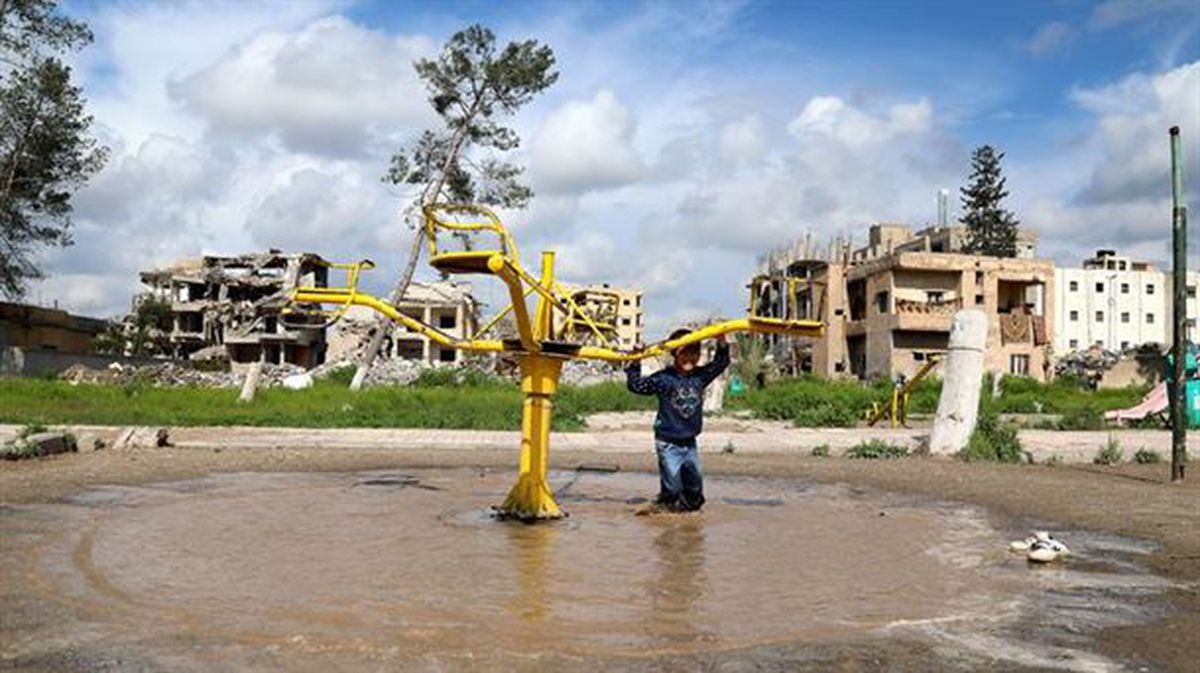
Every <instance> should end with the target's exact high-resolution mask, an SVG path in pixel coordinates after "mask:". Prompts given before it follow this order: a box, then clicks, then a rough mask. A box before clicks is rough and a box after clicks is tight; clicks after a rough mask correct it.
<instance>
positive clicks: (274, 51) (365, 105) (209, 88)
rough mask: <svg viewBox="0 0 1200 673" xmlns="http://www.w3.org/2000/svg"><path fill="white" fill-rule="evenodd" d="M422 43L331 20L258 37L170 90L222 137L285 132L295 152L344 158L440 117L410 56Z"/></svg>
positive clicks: (427, 45) (423, 48)
mask: <svg viewBox="0 0 1200 673" xmlns="http://www.w3.org/2000/svg"><path fill="white" fill-rule="evenodd" d="M432 49H433V46H432V44H431V42H430V41H429V40H427V39H424V38H405V37H392V36H388V35H385V34H383V33H380V32H377V31H373V30H369V29H367V28H364V27H362V26H359V25H357V24H354V23H351V22H350V21H348V20H347V19H345V18H344V17H340V16H332V17H327V18H324V19H320V20H317V21H314V22H312V23H310V24H308V25H306V26H304V27H303V28H302V29H301V30H299V31H297V32H291V33H282V32H271V33H260V34H258V35H257V36H255V37H254V39H252V40H250V41H249V42H247V43H245V44H243V45H241V46H239V47H238V48H237V49H235V50H234V51H233V52H231V53H230V54H228V55H227V56H226V57H225V58H223V59H222V60H220V61H219V62H217V63H214V64H213V65H211V66H209V67H207V68H205V69H204V70H201V71H199V72H197V73H194V74H192V75H190V76H188V77H186V78H185V79H183V80H181V81H180V82H178V83H177V84H175V85H173V86H172V87H171V91H172V93H173V94H174V95H175V96H176V97H177V98H178V99H179V100H181V101H182V102H183V103H184V104H185V106H186V107H187V108H188V109H189V110H191V111H194V112H195V113H197V115H198V116H199V117H201V118H202V119H204V120H205V121H206V122H207V123H208V125H209V126H210V127H211V129H212V130H213V131H214V132H215V133H218V134H232V135H234V136H241V137H251V138H256V137H261V136H262V135H263V134H278V136H279V138H280V139H281V140H282V142H283V145H284V147H286V148H287V149H290V150H294V151H302V152H310V153H314V154H322V155H330V156H335V157H344V156H351V155H360V154H367V153H370V152H371V151H372V150H374V152H375V153H376V154H378V153H379V150H380V149H381V148H380V145H381V144H382V145H383V148H382V149H384V150H385V151H390V150H391V149H392V148H391V146H390V144H389V143H386V142H383V143H381V141H383V140H385V139H387V138H390V137H392V136H393V134H394V133H395V131H396V129H404V128H419V127H423V126H426V125H428V124H430V123H432V122H433V121H434V119H433V114H432V111H431V110H430V108H429V105H428V103H427V102H426V101H425V91H424V88H423V87H422V85H421V83H420V82H419V80H418V78H417V76H416V74H415V72H414V70H413V67H412V63H413V60H414V59H416V58H418V57H420V56H423V55H425V54H428V53H429V52H431V51H432Z"/></svg>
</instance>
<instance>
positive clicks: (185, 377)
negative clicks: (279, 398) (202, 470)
mask: <svg viewBox="0 0 1200 673" xmlns="http://www.w3.org/2000/svg"><path fill="white" fill-rule="evenodd" d="M113 365H116V366H111V365H110V366H109V367H108V368H106V369H92V368H90V367H86V366H84V365H72V366H71V367H68V368H67V369H66V370H64V371H63V372H62V374H60V375H59V378H60V379H62V380H64V381H67V382H69V383H71V384H74V385H78V384H80V383H101V384H110V385H127V384H134V383H147V384H150V385H153V386H157V387H171V386H197V387H202V388H236V387H239V386H241V385H242V381H243V379H244V378H245V377H244V375H243V374H241V373H234V372H210V371H201V370H198V369H193V368H191V367H190V366H188V365H187V364H186V363H181V362H174V361H169V362H163V363H160V364H153V365H147V366H143V367H135V366H132V365H126V366H120V365H117V364H116V363H113ZM302 373H304V368H302V367H299V366H297V365H292V364H282V365H276V364H270V363H268V364H266V365H264V367H263V371H262V379H261V380H260V381H259V387H268V388H273V387H276V386H280V385H282V384H283V380H284V379H285V378H287V377H289V376H293V375H295V374H302Z"/></svg>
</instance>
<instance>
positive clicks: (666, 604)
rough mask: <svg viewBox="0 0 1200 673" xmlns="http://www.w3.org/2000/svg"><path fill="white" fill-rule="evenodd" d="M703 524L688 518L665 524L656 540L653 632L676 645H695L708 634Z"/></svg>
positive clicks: (687, 516) (705, 539)
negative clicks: (705, 610) (705, 623)
mask: <svg viewBox="0 0 1200 673" xmlns="http://www.w3.org/2000/svg"><path fill="white" fill-rule="evenodd" d="M706 542H707V535H706V533H705V530H704V522H703V520H702V519H700V518H699V517H697V516H695V515H685V516H684V517H681V518H678V519H672V520H668V521H665V522H664V528H663V529H662V531H660V532H659V533H658V534H657V535H656V536H655V537H654V542H653V545H654V553H655V559H656V561H657V571H658V572H657V577H656V578H655V579H654V580H653V581H654V584H653V585H651V586H650V587H649V594H650V611H649V614H648V619H649V620H650V621H651V624H650V629H649V630H650V632H651V633H657V634H659V635H660V637H662V638H663V639H664V640H666V641H668V642H673V643H684V642H688V643H690V642H695V641H697V640H701V639H704V637H705V636H706V635H707V634H706V631H705V629H704V628H703V627H704V624H703V620H704V611H703V608H702V602H701V601H702V599H703V598H704V595H705V589H706V587H707V585H708V578H707V574H706V560H707V554H706V550H705V544H706Z"/></svg>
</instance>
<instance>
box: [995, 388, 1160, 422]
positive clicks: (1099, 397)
mask: <svg viewBox="0 0 1200 673" xmlns="http://www.w3.org/2000/svg"><path fill="white" fill-rule="evenodd" d="M1148 390H1149V389H1148V388H1147V387H1145V386H1129V387H1126V388H1113V389H1105V390H1091V389H1089V388H1088V387H1087V384H1086V383H1085V382H1083V381H1082V380H1080V379H1078V378H1074V377H1069V376H1063V377H1059V378H1058V379H1055V380H1054V381H1053V382H1051V383H1040V382H1038V381H1036V380H1034V379H1032V378H1028V377H1024V376H1005V377H1004V378H1003V379H1001V381H1000V398H999V400H998V408H997V411H998V412H1000V413H1004V414H1037V413H1044V414H1063V415H1064V422H1065V423H1066V424H1068V425H1073V427H1070V428H1069V429H1072V430H1076V429H1077V430H1089V429H1094V428H1092V427H1074V426H1080V425H1081V424H1084V425H1086V424H1091V423H1092V422H1093V421H1092V419H1093V417H1101V416H1102V415H1103V412H1104V411H1107V410H1110V409H1121V408H1124V407H1129V406H1133V405H1134V404H1137V403H1138V402H1140V401H1141V399H1142V397H1143V396H1144V395H1145V394H1146V392H1147V391H1148ZM1067 417H1071V418H1072V419H1073V420H1070V421H1068V420H1067ZM1096 422H1097V423H1098V425H1097V427H1102V426H1103V419H1102V418H1096ZM1064 429H1068V428H1064Z"/></svg>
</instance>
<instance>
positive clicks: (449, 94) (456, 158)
mask: <svg viewBox="0 0 1200 673" xmlns="http://www.w3.org/2000/svg"><path fill="white" fill-rule="evenodd" d="M414 66H415V68H416V70H417V75H418V76H420V78H421V79H422V80H423V81H424V82H425V88H426V90H427V91H428V92H429V103H430V105H432V106H433V109H434V111H435V112H437V114H438V116H439V117H440V118H441V125H440V126H439V127H438V128H436V129H430V130H427V131H425V132H424V133H422V134H421V135H420V136H419V138H418V139H417V140H416V142H414V143H413V144H412V145H411V146H410V147H406V148H404V149H402V150H400V151H399V152H397V153H396V154H395V155H394V156H393V157H392V161H391V166H390V168H389V170H388V172H387V174H386V175H385V176H384V181H385V182H389V183H391V184H395V185H424V187H423V189H422V190H421V192H420V195H419V196H418V197H417V199H416V201H415V202H414V203H412V204H410V206H409V207H408V208H407V209H406V213H407V214H408V215H415V216H419V215H420V212H421V207H422V206H427V205H431V204H434V203H441V202H453V203H484V204H487V205H494V206H501V207H505V208H521V207H524V206H525V205H526V204H527V203H528V202H529V199H530V198H532V196H533V191H532V190H531V189H530V188H529V187H528V186H527V185H525V184H523V183H522V182H521V181H520V177H521V173H522V169H521V167H519V166H516V165H514V164H512V163H509V162H506V161H503V160H501V159H499V158H497V155H499V154H501V153H503V152H507V151H509V150H512V149H514V148H516V147H517V145H518V144H519V143H520V138H519V137H518V136H517V133H516V132H515V131H514V130H512V129H511V128H509V127H507V126H505V125H503V124H502V123H501V121H500V120H501V119H502V118H503V117H506V116H511V115H513V114H515V113H516V112H517V111H518V110H519V109H520V108H521V107H522V106H524V105H525V104H526V103H528V102H529V101H530V100H532V99H533V97H534V96H535V95H537V94H538V93H540V92H541V91H543V90H545V89H546V88H547V87H549V86H550V85H551V84H553V83H554V82H555V80H557V79H558V73H557V72H555V71H554V70H553V67H554V52H553V51H552V50H551V49H550V47H548V46H546V45H542V44H539V43H538V42H537V41H536V40H525V41H522V42H509V43H508V45H507V46H505V47H504V48H503V49H501V50H499V51H497V49H496V36H495V35H494V34H493V33H492V31H490V30H488V29H487V28H485V27H483V26H480V25H472V26H470V27H468V28H466V29H465V30H462V31H459V32H457V33H455V34H454V35H453V36H452V37H451V38H450V39H449V40H448V41H447V42H446V44H445V46H443V47H442V51H441V53H440V54H439V55H438V56H437V58H432V59H420V60H418V61H417V62H416V63H415V64H414ZM423 238H424V228H423V227H421V226H417V227H416V231H415V233H414V235H413V241H412V249H411V251H410V252H409V257H408V264H407V266H406V267H405V269H404V271H403V273H402V274H401V275H400V279H399V280H398V281H397V283H396V285H395V287H394V288H393V289H392V292H391V294H390V295H389V297H388V300H389V301H390V302H391V303H392V304H397V303H399V302H400V300H401V299H403V297H404V293H405V292H406V291H407V290H408V285H409V283H411V282H412V276H413V273H414V272H415V271H416V267H417V260H418V258H419V257H420V255H421V248H422V243H423ZM387 323H388V321H387V319H385V318H380V319H379V320H377V322H376V324H375V326H374V328H373V329H372V330H371V332H370V335H371V336H370V342H369V343H368V344H367V348H366V349H365V350H364V351H363V353H362V357H361V359H360V360H359V363H358V369H357V371H355V373H354V379H353V380H352V381H351V383H350V387H351V389H353V390H358V389H359V388H361V387H362V385H363V383H364V381H365V380H366V375H367V372H368V371H369V370H370V367H371V365H372V363H373V362H374V361H375V358H376V356H377V355H378V353H379V348H380V346H381V345H382V344H383V340H384V338H385V336H386V332H387V327H388V324H387Z"/></svg>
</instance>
